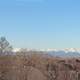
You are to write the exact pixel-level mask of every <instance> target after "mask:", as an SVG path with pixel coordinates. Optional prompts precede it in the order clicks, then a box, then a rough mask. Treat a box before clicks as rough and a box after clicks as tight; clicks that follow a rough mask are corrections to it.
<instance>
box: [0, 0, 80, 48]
mask: <svg viewBox="0 0 80 80" xmlns="http://www.w3.org/2000/svg"><path fill="white" fill-rule="evenodd" d="M0 36H6V37H7V39H8V40H9V41H10V43H11V44H12V45H13V46H14V47H24V48H25V47H27V48H38V49H39V48H44V49H46V48H71V47H73V48H79V47H80V0H0Z"/></svg>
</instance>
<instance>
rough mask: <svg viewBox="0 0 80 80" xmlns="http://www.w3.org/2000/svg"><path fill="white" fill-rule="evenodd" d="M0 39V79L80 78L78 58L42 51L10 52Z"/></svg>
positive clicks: (72, 79) (8, 45) (41, 79)
mask: <svg viewBox="0 0 80 80" xmlns="http://www.w3.org/2000/svg"><path fill="white" fill-rule="evenodd" d="M11 49H12V47H11V46H10V44H9V43H8V41H7V40H6V39H5V38H3V37H2V38H1V39H0V80H80V58H71V59H70V58H59V57H51V56H49V55H47V54H43V52H37V51H28V52H26V51H20V52H16V53H15V54H14V53H13V52H11Z"/></svg>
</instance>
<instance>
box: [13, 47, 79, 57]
mask: <svg viewBox="0 0 80 80" xmlns="http://www.w3.org/2000/svg"><path fill="white" fill-rule="evenodd" d="M20 50H21V48H14V49H13V52H18V51H20ZM23 50H26V51H42V52H44V53H47V54H49V55H51V56H57V57H80V48H66V49H23Z"/></svg>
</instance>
